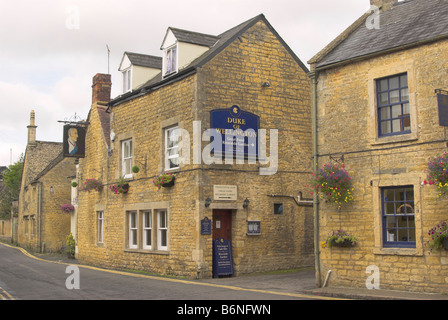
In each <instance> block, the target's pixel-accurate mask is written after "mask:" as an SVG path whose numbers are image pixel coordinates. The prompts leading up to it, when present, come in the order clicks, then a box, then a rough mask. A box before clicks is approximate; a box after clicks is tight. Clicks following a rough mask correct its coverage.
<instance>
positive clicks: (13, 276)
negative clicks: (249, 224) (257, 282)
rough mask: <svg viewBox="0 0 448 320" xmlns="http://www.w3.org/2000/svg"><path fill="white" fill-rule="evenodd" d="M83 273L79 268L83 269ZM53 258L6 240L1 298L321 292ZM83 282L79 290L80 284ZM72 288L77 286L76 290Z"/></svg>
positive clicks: (231, 297)
mask: <svg viewBox="0 0 448 320" xmlns="http://www.w3.org/2000/svg"><path fill="white" fill-rule="evenodd" d="M78 271H79V272H78ZM232 280H233V282H232V284H231V285H223V284H220V283H219V282H217V281H188V280H180V279H172V278H165V277H158V276H149V275H143V274H135V273H127V272H120V271H113V270H105V269H99V268H94V267H90V266H82V265H76V264H75V265H74V267H73V266H72V267H70V264H67V263H65V262H59V261H48V260H44V259H40V258H38V257H36V256H33V255H30V254H29V253H27V252H26V251H25V250H24V249H22V248H18V247H12V246H9V245H6V244H3V243H0V299H4V300H13V299H14V300H172V301H176V300H177V301H182V302H185V301H188V300H190V301H191V300H196V301H199V300H202V301H205V300H209V301H210V300H221V301H223V300H225V301H237V300H256V301H262V300H265V301H266V300H309V299H311V300H313V299H327V298H325V297H319V296H317V295H315V296H313V295H309V294H300V293H291V292H284V291H281V290H280V291H279V290H265V289H260V288H256V287H253V288H242V287H239V286H238V281H237V278H234V279H232ZM78 284H79V289H78V288H77V286H78ZM70 288H71V289H70Z"/></svg>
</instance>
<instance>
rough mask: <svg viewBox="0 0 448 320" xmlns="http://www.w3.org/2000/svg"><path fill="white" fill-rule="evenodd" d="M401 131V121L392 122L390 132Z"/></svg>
mask: <svg viewBox="0 0 448 320" xmlns="http://www.w3.org/2000/svg"><path fill="white" fill-rule="evenodd" d="M400 131H402V130H401V120H393V121H392V132H400Z"/></svg>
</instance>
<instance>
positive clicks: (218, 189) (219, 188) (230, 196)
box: [213, 185, 238, 201]
mask: <svg viewBox="0 0 448 320" xmlns="http://www.w3.org/2000/svg"><path fill="white" fill-rule="evenodd" d="M237 195H238V194H237V186H236V185H214V186H213V199H214V200H232V201H236V199H237Z"/></svg>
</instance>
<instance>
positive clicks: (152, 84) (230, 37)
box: [108, 14, 309, 108]
mask: <svg viewBox="0 0 448 320" xmlns="http://www.w3.org/2000/svg"><path fill="white" fill-rule="evenodd" d="M259 21H263V22H264V23H265V24H266V26H267V27H268V28H269V29H270V30H271V32H272V33H273V34H274V35H275V36H276V37H277V39H278V40H279V41H280V42H281V43H282V45H283V47H284V48H285V49H286V50H287V51H288V52H289V53H290V54H291V56H292V57H293V58H294V59H295V60H296V62H297V63H298V64H299V65H300V67H301V68H302V69H303V70H304V71H305V72H306V73H308V72H309V70H308V68H307V67H306V66H305V65H304V64H303V63H302V61H300V59H299V58H298V57H297V56H296V54H295V53H294V52H293V51H292V50H291V48H290V47H289V46H288V44H287V43H286V42H285V41H284V40H283V39H282V38H281V37H280V35H279V34H278V33H277V31H275V29H274V28H273V27H272V26H271V24H270V23H269V22H268V20H267V19H266V18H265V16H264V15H263V14H260V15H258V16H256V17H254V18H252V19H250V20H248V21H245V22H243V23H241V24H239V25H238V26H236V27H234V28H232V29H229V30H227V31H226V32H224V33H222V34H220V35H218V36H210V35H205V34H198V33H195V32H191V34H189V35H188V34H187V33H184V34H183V35H181V36H185V37H187V36H192V34H195V36H197V35H201V36H204V38H203V40H205V38H206V37H205V36H210V37H214V38H216V42H215V44H214V45H213V46H212V47H210V49H209V50H207V51H206V52H205V53H204V54H202V55H201V56H200V57H198V58H196V59H195V60H194V61H193V62H191V63H190V65H189V66H187V67H186V68H184V69H182V70H180V71H179V72H178V73H176V74H174V75H172V76H169V77H167V78H162V74H161V73H159V74H158V75H157V76H155V77H154V78H152V79H151V80H149V81H148V82H146V83H145V84H143V85H142V86H140V87H139V88H138V89H137V90H134V91H131V92H128V93H125V94H123V95H121V96H119V97H117V98H115V99H113V100H112V101H110V102H109V104H108V106H109V108H110V107H112V106H114V105H117V104H119V103H121V102H124V101H127V100H130V99H134V98H136V97H138V96H139V95H144V94H146V92H147V91H150V90H155V89H156V88H158V87H161V86H164V85H167V84H169V83H172V82H173V81H179V80H181V79H183V78H185V77H187V76H189V75H191V74H193V73H194V72H196V69H197V68H200V67H202V66H203V65H204V64H206V63H207V62H208V61H210V60H211V59H213V58H214V57H215V56H216V55H217V54H218V53H220V52H221V51H222V50H224V49H225V48H226V47H227V46H228V45H230V44H231V43H232V42H233V41H234V40H235V39H237V38H238V37H239V36H240V35H242V34H243V33H244V32H246V31H247V30H248V29H249V28H251V27H252V26H254V25H255V24H256V23H258V22H259ZM171 30H178V31H179V30H181V29H173V28H171ZM182 31H185V30H181V31H179V32H182ZM208 40H209V41H210V43H211V40H212V39H211V38H209V39H208Z"/></svg>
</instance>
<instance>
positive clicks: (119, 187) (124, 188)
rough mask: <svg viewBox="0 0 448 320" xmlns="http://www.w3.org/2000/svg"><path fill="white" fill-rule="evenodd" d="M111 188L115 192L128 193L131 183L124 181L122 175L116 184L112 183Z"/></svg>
mask: <svg viewBox="0 0 448 320" xmlns="http://www.w3.org/2000/svg"><path fill="white" fill-rule="evenodd" d="M109 189H110V190H112V192H113V193H115V194H119V193H127V192H128V191H129V183H127V182H126V181H124V178H123V177H121V178H120V180H119V181H118V183H117V184H116V185H111V186H110V187H109Z"/></svg>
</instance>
